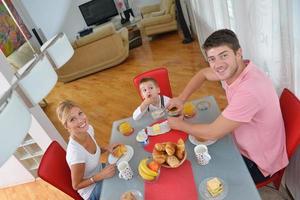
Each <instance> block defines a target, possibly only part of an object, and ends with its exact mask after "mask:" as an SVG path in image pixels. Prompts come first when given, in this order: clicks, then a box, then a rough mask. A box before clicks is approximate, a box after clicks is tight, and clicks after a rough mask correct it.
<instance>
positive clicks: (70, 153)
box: [66, 125, 102, 199]
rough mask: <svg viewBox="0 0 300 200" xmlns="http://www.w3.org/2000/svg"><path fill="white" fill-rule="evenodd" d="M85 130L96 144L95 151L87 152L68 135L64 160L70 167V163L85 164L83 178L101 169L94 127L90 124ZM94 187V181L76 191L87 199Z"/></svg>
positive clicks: (99, 150) (99, 151)
mask: <svg viewBox="0 0 300 200" xmlns="http://www.w3.org/2000/svg"><path fill="white" fill-rule="evenodd" d="M87 132H88V133H89V134H90V136H91V138H92V139H93V141H94V142H95V144H96V153H94V154H91V153H89V152H88V151H87V150H86V149H85V148H84V147H83V146H81V145H80V144H79V143H78V142H76V141H75V140H74V139H72V138H71V137H70V138H69V143H68V147H67V155H66V160H67V163H68V165H69V167H71V165H74V164H79V163H84V164H85V170H84V175H83V179H88V178H90V177H92V176H94V175H95V174H96V173H97V172H99V171H100V170H102V165H101V163H100V155H101V149H100V148H99V146H98V145H97V142H96V140H95V138H94V129H93V127H92V126H91V125H89V129H88V131H87ZM94 187H95V183H94V184H91V185H89V186H87V187H85V188H82V189H79V190H78V191H77V192H78V193H79V194H80V196H81V197H82V198H83V199H88V198H89V197H90V195H91V193H92V191H93V189H94Z"/></svg>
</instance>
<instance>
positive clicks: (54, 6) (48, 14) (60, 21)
mask: <svg viewBox="0 0 300 200" xmlns="http://www.w3.org/2000/svg"><path fill="white" fill-rule="evenodd" d="M21 2H22V4H23V6H24V7H25V8H26V10H27V12H28V13H29V14H30V16H31V19H32V20H33V22H34V23H35V25H36V28H40V29H41V30H42V31H43V33H44V35H45V37H46V38H48V39H49V38H51V37H52V36H54V35H55V34H56V33H58V32H59V31H60V30H61V29H62V27H63V26H64V23H65V19H66V15H67V13H68V10H69V8H70V5H71V0H64V1H61V0H51V1H40V0H21Z"/></svg>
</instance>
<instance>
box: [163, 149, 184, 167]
mask: <svg viewBox="0 0 300 200" xmlns="http://www.w3.org/2000/svg"><path fill="white" fill-rule="evenodd" d="M186 156H187V153H186V151H184V155H183V158H182V159H181V160H180V159H179V161H180V162H179V164H178V165H176V166H174V167H171V166H170V165H168V164H167V163H163V164H161V166H162V167H166V168H177V167H179V166H180V165H182V164H183V163H184V161H185V160H186Z"/></svg>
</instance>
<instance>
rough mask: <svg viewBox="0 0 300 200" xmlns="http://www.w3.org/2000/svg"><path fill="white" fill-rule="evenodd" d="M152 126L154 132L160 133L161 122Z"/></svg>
mask: <svg viewBox="0 0 300 200" xmlns="http://www.w3.org/2000/svg"><path fill="white" fill-rule="evenodd" d="M152 128H153V133H154V134H159V133H160V124H154V125H153V126H152Z"/></svg>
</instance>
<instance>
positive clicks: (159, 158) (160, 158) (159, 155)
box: [152, 148, 167, 164]
mask: <svg viewBox="0 0 300 200" xmlns="http://www.w3.org/2000/svg"><path fill="white" fill-rule="evenodd" d="M152 157H153V160H154V161H156V162H157V163H159V164H163V163H164V162H166V159H167V155H166V154H165V152H164V151H158V150H156V149H155V148H154V149H153V152H152Z"/></svg>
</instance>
